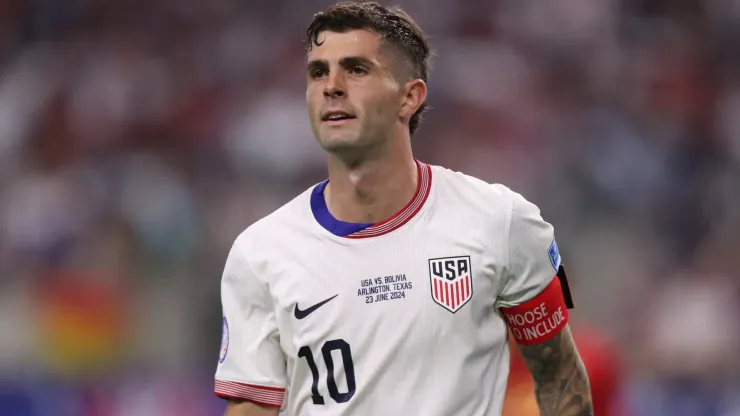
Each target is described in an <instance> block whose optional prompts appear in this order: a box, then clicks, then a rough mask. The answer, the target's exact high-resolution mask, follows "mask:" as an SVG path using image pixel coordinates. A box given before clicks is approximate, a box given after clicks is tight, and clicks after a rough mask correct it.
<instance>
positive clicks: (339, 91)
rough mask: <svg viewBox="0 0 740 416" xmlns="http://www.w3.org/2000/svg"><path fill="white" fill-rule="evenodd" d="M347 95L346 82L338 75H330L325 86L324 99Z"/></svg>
mask: <svg viewBox="0 0 740 416" xmlns="http://www.w3.org/2000/svg"><path fill="white" fill-rule="evenodd" d="M345 95H347V93H346V89H345V87H344V82H343V80H342V79H341V77H340V76H338V75H337V74H336V73H334V74H331V75H329V77H328V79H327V80H326V84H325V85H324V97H326V98H340V97H344V96H345Z"/></svg>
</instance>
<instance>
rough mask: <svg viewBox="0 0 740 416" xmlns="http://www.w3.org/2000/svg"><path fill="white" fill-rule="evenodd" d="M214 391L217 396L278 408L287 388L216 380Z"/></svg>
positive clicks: (281, 403)
mask: <svg viewBox="0 0 740 416" xmlns="http://www.w3.org/2000/svg"><path fill="white" fill-rule="evenodd" d="M214 393H215V394H216V396H219V397H223V398H225V399H240V400H249V401H250V402H254V403H256V404H259V405H263V406H270V407H278V408H279V407H282V405H283V399H284V398H285V389H283V388H279V387H265V386H257V385H254V384H244V383H237V382H235V381H221V380H216V385H215V388H214Z"/></svg>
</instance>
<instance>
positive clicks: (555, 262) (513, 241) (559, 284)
mask: <svg viewBox="0 0 740 416" xmlns="http://www.w3.org/2000/svg"><path fill="white" fill-rule="evenodd" d="M507 241H508V243H507V245H508V263H507V266H506V269H505V271H504V275H503V287H502V289H501V291H500V292H499V296H498V299H497V300H496V303H497V306H498V308H499V309H500V311H501V313H502V316H503V318H504V319H505V321H506V324H507V325H508V327H509V329H510V330H511V333H512V335H513V336H514V339H515V340H516V341H517V343H519V344H520V345H536V344H539V343H541V342H545V341H547V340H549V339H550V338H552V337H554V336H555V335H557V334H558V333H559V332H560V331H561V330H562V329H563V328H564V327H565V325H567V323H568V319H569V313H568V308H569V307H570V306H572V299H570V292H569V288H568V285H567V279H566V276H565V269H564V268H563V266H562V264H560V253H559V251H558V246H557V243H556V242H555V231H554V229H553V227H552V225H550V224H549V223H547V222H546V221H545V220H543V219H542V217H541V216H540V210H539V209H538V208H537V207H536V206H535V205H534V204H532V203H531V202H529V201H527V200H526V199H524V197H522V196H521V195H519V194H517V193H514V197H513V201H512V208H511V216H510V222H509V233H508V240H507Z"/></svg>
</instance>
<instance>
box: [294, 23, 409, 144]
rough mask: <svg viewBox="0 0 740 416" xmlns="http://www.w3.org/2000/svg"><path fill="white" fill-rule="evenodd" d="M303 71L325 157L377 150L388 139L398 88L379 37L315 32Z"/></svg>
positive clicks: (396, 109) (394, 119) (395, 115)
mask: <svg viewBox="0 0 740 416" xmlns="http://www.w3.org/2000/svg"><path fill="white" fill-rule="evenodd" d="M318 43H319V45H316V44H314V45H313V48H312V49H311V51H310V52H309V53H308V64H307V67H306V70H307V78H308V87H307V90H306V102H307V104H308V112H309V117H310V119H311V128H312V129H313V132H314V135H315V136H316V139H317V140H318V141H319V143H320V144H321V146H322V147H323V148H324V149H325V150H326V151H328V152H338V151H346V150H356V149H362V148H368V147H372V146H374V145H377V144H379V143H381V142H383V141H384V140H387V138H388V137H390V136H391V134H392V129H393V127H394V125H395V123H396V122H398V116H399V110H400V108H401V104H402V93H401V86H400V85H399V83H398V82H397V81H396V80H395V79H394V77H393V74H392V72H391V70H390V65H391V62H390V59H389V57H388V56H385V55H387V54H381V51H380V50H381V38H380V35H378V34H377V33H374V32H371V31H367V30H352V31H348V32H343V33H338V32H330V31H324V32H321V33H319V37H318Z"/></svg>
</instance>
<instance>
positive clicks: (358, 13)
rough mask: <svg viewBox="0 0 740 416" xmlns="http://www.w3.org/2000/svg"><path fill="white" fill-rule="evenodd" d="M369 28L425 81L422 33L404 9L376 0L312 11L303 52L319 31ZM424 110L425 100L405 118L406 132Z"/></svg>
mask: <svg viewBox="0 0 740 416" xmlns="http://www.w3.org/2000/svg"><path fill="white" fill-rule="evenodd" d="M358 29H364V30H370V31H373V32H375V33H377V34H378V35H380V37H381V39H382V40H383V41H384V42H386V43H387V44H388V45H389V46H392V47H393V48H395V49H396V50H397V51H399V52H400V53H401V54H402V55H404V57H405V58H406V59H407V61H408V63H409V64H410V68H411V70H412V74H411V76H412V77H413V78H414V79H421V80H423V81H424V82H427V77H428V72H429V57H430V54H431V50H430V48H429V43H428V42H427V40H426V37H425V35H424V32H423V31H422V30H421V28H420V27H419V25H418V24H416V22H414V20H413V19H412V18H411V16H409V15H408V14H407V13H406V12H404V11H403V10H401V9H400V8H398V7H395V8H393V9H389V8H387V7H385V6H382V5H380V4H378V3H376V2H354V1H348V2H341V3H337V4H335V5H333V6H331V7H329V8H328V9H326V10H324V11H322V12H319V13H316V14H315V15H314V18H313V22H311V24H310V25H309V26H308V29H307V30H306V35H307V36H306V41H305V47H306V51H307V52H308V51H310V50H311V48H312V47H313V45H314V44H315V45H320V44H319V41H318V37H319V33H321V32H324V31H327V30H328V31H331V32H346V31H349V30H358ZM426 109H427V104H426V102H424V103H422V105H421V106H420V107H419V109H418V110H417V111H416V113H414V115H413V116H411V119H410V120H409V132H410V133H411V134H412V135H413V134H414V132H416V130H417V129H418V128H419V124H420V123H421V116H422V113H424V111H425V110H426Z"/></svg>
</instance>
